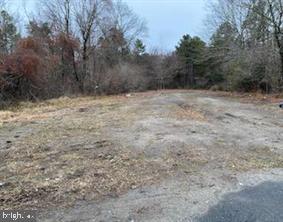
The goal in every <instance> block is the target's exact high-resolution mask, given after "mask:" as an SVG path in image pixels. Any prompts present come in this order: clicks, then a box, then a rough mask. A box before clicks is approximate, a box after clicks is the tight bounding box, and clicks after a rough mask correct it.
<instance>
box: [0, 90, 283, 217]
mask: <svg viewBox="0 0 283 222" xmlns="http://www.w3.org/2000/svg"><path fill="white" fill-rule="evenodd" d="M248 101H249V99H248ZM258 101H259V100H257V102H256V101H255V102H256V103H255V102H247V99H246V98H242V99H241V98H235V97H230V96H228V95H226V94H222V95H219V94H217V93H211V92H202V91H164V92H149V93H141V94H135V95H132V96H131V97H129V98H127V97H123V96H117V97H105V98H99V99H94V98H91V97H87V98H77V99H68V98H62V99H58V100H51V101H48V102H45V103H41V104H24V105H23V106H21V107H20V108H19V110H12V111H1V112H0V118H1V120H0V121H1V122H0V146H1V149H0V152H1V166H0V167H1V171H0V182H1V187H0V196H1V199H0V205H1V208H40V210H42V218H45V219H42V221H78V220H79V221H94V219H95V220H98V221H103V220H105V221H125V220H129V221H182V220H184V221H188V220H198V219H196V218H199V217H201V216H203V214H205V212H207V211H208V210H209V207H210V206H212V205H215V204H217V202H218V201H219V200H221V198H222V197H223V195H224V194H225V193H227V192H230V191H238V190H241V189H242V188H243V186H245V185H250V186H251V185H252V186H254V185H258V184H260V183H262V182H265V181H283V170H281V168H283V139H282V138H283V128H282V127H283V112H282V111H281V110H279V108H278V107H277V106H276V104H272V103H269V102H258ZM74 204H75V205H74ZM58 207H61V208H63V207H64V209H62V210H58ZM46 209H50V212H49V211H46ZM52 209H56V210H52ZM46 218H47V219H46ZM200 220H201V219H200ZM202 220H203V221H206V220H205V218H204V219H202ZM202 220H201V221H202Z"/></svg>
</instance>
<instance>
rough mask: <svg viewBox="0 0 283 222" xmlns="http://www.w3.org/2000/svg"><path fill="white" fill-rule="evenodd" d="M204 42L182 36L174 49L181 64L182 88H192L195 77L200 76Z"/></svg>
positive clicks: (196, 38)
mask: <svg viewBox="0 0 283 222" xmlns="http://www.w3.org/2000/svg"><path fill="white" fill-rule="evenodd" d="M204 51H205V42H203V41H202V40H201V39H200V38H199V37H193V38H192V37H191V36H190V35H184V36H183V38H182V39H181V41H180V43H179V45H178V46H177V47H176V54H177V56H178V58H179V60H180V61H181V63H182V64H183V75H184V78H183V81H184V86H187V85H189V86H194V85H195V77H196V76H200V75H202V71H201V70H202V68H203V67H202V55H203V52H204Z"/></svg>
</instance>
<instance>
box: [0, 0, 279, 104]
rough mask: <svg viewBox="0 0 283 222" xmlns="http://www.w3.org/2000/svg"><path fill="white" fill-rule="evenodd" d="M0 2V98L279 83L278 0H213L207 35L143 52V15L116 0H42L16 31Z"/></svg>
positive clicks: (275, 87) (265, 88) (274, 86)
mask: <svg viewBox="0 0 283 222" xmlns="http://www.w3.org/2000/svg"><path fill="white" fill-rule="evenodd" d="M3 5H4V4H2V6H1V8H2V9H1V13H0V101H2V103H3V102H4V103H5V102H7V101H12V100H15V99H17V100H18V99H30V100H38V99H47V98H54V97H59V96H62V95H70V94H78V93H79V94H116V93H126V92H131V91H144V90H155V89H165V88H203V89H214V90H239V91H258V90H261V91H262V92H265V93H269V92H272V91H279V90H281V89H282V88H281V87H282V83H283V81H282V80H283V19H282V17H283V10H282V9H283V6H282V5H283V4H282V0H237V1H235V0H218V1H216V2H213V3H212V4H211V7H210V14H211V15H210V16H209V19H208V24H207V28H208V27H212V29H213V33H212V35H211V38H210V41H209V42H207V43H206V42H204V41H203V40H202V39H201V38H200V37H192V36H190V35H184V36H183V37H182V38H181V40H180V41H179V43H177V46H176V49H175V50H174V51H173V52H170V53H167V54H164V53H159V52H158V51H156V52H151V53H148V52H147V50H146V46H145V45H144V43H143V41H142V38H143V36H144V34H145V33H146V30H147V28H146V23H145V21H144V20H143V19H141V18H140V17H139V16H137V15H136V14H135V13H134V12H133V11H132V10H131V9H130V8H129V7H128V5H127V4H126V3H124V2H122V1H120V0H118V1H112V0H49V1H42V2H41V4H40V9H41V10H40V11H41V14H40V15H39V16H33V18H32V19H30V20H29V21H28V24H26V30H27V31H26V34H25V35H21V34H20V33H19V27H17V25H16V22H15V19H14V18H13V16H11V15H10V13H9V12H8V10H5V9H4V7H3Z"/></svg>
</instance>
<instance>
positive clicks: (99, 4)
mask: <svg viewBox="0 0 283 222" xmlns="http://www.w3.org/2000/svg"><path fill="white" fill-rule="evenodd" d="M109 3H110V2H109V0H80V1H76V3H75V6H74V14H75V21H76V24H77V26H78V31H79V34H80V39H81V41H82V63H83V71H82V75H83V79H84V78H85V77H86V76H87V74H88V68H87V61H88V59H89V52H90V48H91V39H92V37H93V34H94V30H95V28H96V26H97V25H98V20H99V17H100V15H101V14H102V13H103V12H104V10H105V7H106V6H107V5H108V4H109Z"/></svg>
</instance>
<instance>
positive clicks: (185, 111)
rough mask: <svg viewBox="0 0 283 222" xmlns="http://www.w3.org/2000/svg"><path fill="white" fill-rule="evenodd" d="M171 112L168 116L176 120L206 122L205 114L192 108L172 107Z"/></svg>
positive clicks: (186, 106)
mask: <svg viewBox="0 0 283 222" xmlns="http://www.w3.org/2000/svg"><path fill="white" fill-rule="evenodd" d="M171 110H172V112H171V113H170V115H169V116H170V117H172V118H176V119H178V120H196V121H201V122H202V121H207V118H206V117H205V114H204V113H203V112H202V111H201V110H199V109H197V108H195V107H193V106H189V105H186V104H183V105H181V106H175V107H172V109H171Z"/></svg>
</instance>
